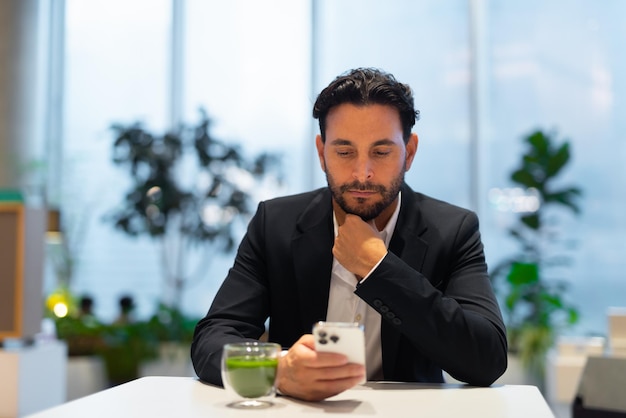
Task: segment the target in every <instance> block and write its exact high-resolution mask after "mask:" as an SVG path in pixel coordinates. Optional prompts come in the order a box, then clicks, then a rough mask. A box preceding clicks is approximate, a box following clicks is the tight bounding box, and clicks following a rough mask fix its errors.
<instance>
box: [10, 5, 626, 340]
mask: <svg viewBox="0 0 626 418" xmlns="http://www.w3.org/2000/svg"><path fill="white" fill-rule="evenodd" d="M1 7H2V9H3V10H2V13H1V14H0V15H2V18H3V20H4V21H5V23H7V25H8V26H7V25H5V27H6V28H7V29H5V35H6V36H4V35H3V37H2V38H3V40H2V44H3V45H4V48H3V49H1V50H0V54H2V55H0V62H2V67H3V68H2V79H1V80H0V82H1V85H0V89H1V91H2V92H3V93H2V97H3V99H2V101H3V107H2V109H3V110H2V112H1V113H3V114H1V115H0V117H1V118H2V119H1V120H0V122H2V124H3V125H4V127H3V131H2V137H0V154H1V155H2V160H1V161H0V162H1V164H2V167H3V168H2V170H0V173H1V174H2V177H0V180H3V181H4V183H3V184H0V188H5V189H19V190H20V191H21V193H22V195H23V200H24V202H25V204H27V205H42V206H45V207H46V208H48V209H49V210H51V211H52V212H53V213H55V214H56V215H57V216H58V219H59V220H60V227H59V229H60V232H61V235H62V238H60V239H61V240H62V241H63V242H64V244H63V248H65V250H64V251H65V252H64V253H63V255H62V257H65V258H64V259H63V258H62V260H61V262H67V261H68V260H69V262H70V263H71V269H70V272H69V273H68V272H67V269H66V270H65V275H61V276H62V277H61V276H60V275H59V271H60V270H59V268H58V267H59V265H58V262H59V261H58V247H59V237H58V236H56V238H55V240H56V241H55V240H53V241H48V244H47V247H46V248H47V250H46V260H45V265H44V276H43V281H42V287H43V289H42V291H43V294H44V297H46V298H48V297H50V295H53V294H55V292H57V293H58V292H59V289H60V288H63V289H64V291H67V292H69V294H70V295H71V297H72V298H74V300H75V303H74V307H72V308H71V309H78V302H76V301H78V300H80V299H81V298H83V297H85V296H87V297H89V298H91V299H92V301H93V304H92V312H93V315H94V316H95V317H96V318H98V320H99V321H102V322H106V323H110V322H113V321H115V319H116V318H117V317H118V314H119V311H120V305H119V303H120V301H121V298H122V297H124V296H131V297H132V299H133V304H132V306H133V309H134V311H133V312H134V316H135V318H138V319H142V318H143V319H146V320H147V319H149V318H151V317H152V316H153V315H155V312H158V310H159V306H160V304H163V303H164V302H165V304H166V305H168V303H167V301H168V295H170V294H171V291H172V289H171V287H168V286H171V283H170V284H169V285H168V282H167V280H166V279H164V276H166V275H167V273H164V268H167V266H165V264H164V261H163V260H164V258H167V254H166V253H167V251H168V250H164V248H167V247H163V245H162V242H161V238H162V237H161V236H158V234H156V235H155V234H150V233H139V234H137V235H136V236H131V235H130V234H128V233H125V232H124V231H123V230H120V228H119V227H117V228H116V227H115V223H114V222H112V221H111V212H112V211H115V210H116V209H119V208H120V205H122V204H123V202H124V198H125V196H126V194H127V193H128V191H129V190H131V189H132V188H133V187H134V186H133V185H134V184H135V183H133V181H134V180H136V179H135V178H133V176H132V175H130V173H131V172H130V171H129V170H128V167H126V168H125V167H123V166H120V165H119V164H116V163H115V162H114V148H113V144H114V141H115V140H116V139H117V138H118V136H117V135H118V134H119V132H120V131H116V130H114V129H112V126H113V125H116V124H117V125H122V126H124V127H130V126H133V124H134V123H136V122H139V123H141V126H142V127H143V129H145V131H147V132H150V133H153V134H154V135H155V136H158V135H163V134H164V133H166V132H168V131H171V130H175V129H177V128H179V127H180V126H182V125H185V126H191V127H193V126H196V125H197V124H198V123H199V121H201V120H202V113H201V112H200V111H199V110H200V109H204V111H205V112H206V115H208V118H209V119H210V121H211V122H210V132H211V135H213V136H214V137H215V138H219V139H220V140H221V141H224V142H225V143H229V144H237V145H238V146H239V149H240V151H241V152H242V155H243V156H244V157H246V158H249V159H254V157H255V156H257V155H259V154H261V153H269V154H272V155H275V156H278V160H279V162H278V163H276V164H275V168H277V169H276V170H275V171H276V172H277V173H279V174H276V175H275V176H274V177H273V178H274V180H273V181H266V182H264V183H263V184H262V185H261V186H254V187H251V186H250V185H249V184H248V186H247V189H245V190H246V191H247V199H248V200H247V204H248V208H249V210H248V211H249V212H253V211H254V208H255V206H256V202H258V201H259V200H260V199H266V198H270V197H273V196H278V195H283V194H287V193H297V192H301V191H305V190H309V189H311V188H314V187H320V186H324V185H325V179H324V176H323V173H322V172H321V170H320V169H319V166H318V162H317V161H316V159H317V157H316V156H315V153H314V136H315V134H316V133H317V126H316V121H315V120H313V119H312V117H311V107H312V103H313V102H314V100H315V98H316V95H317V93H318V92H319V91H320V89H321V88H323V87H324V86H325V85H327V84H328V83H329V82H330V81H331V80H332V79H333V78H334V77H335V76H337V75H338V74H340V73H342V72H344V71H346V70H348V69H351V68H355V67H366V66H367V67H378V68H381V69H384V70H386V71H388V72H391V73H393V74H394V75H395V76H396V77H397V78H398V79H399V80H400V81H403V82H406V83H408V84H410V85H411V86H412V88H413V90H414V94H415V101H416V106H417V108H418V109H419V110H420V112H421V120H420V121H419V122H418V123H417V124H416V126H415V132H416V133H417V134H418V136H419V138H420V143H419V150H418V154H417V157H416V160H415V163H414V165H413V168H412V170H411V171H410V172H409V173H408V175H407V178H406V180H407V182H408V183H409V184H410V185H411V186H412V187H413V188H414V189H415V190H418V191H421V192H423V193H426V194H429V195H431V196H433V197H436V198H439V199H442V200H446V201H449V202H451V203H454V204H456V205H459V206H463V207H467V208H470V209H472V210H475V211H476V212H477V213H478V215H479V218H480V221H481V231H482V236H483V242H484V244H485V251H486V256H487V261H488V263H489V266H490V268H493V269H495V268H496V267H497V266H500V265H502V264H503V263H504V264H506V262H507V260H511V257H514V258H515V257H518V256H519V254H520V253H525V254H526V255H528V251H527V250H529V248H528V247H527V246H524V245H525V244H523V241H521V240H520V238H519V236H517V237H516V236H515V235H512V234H511V230H516V228H518V227H520V221H521V222H522V223H524V221H523V220H522V218H523V217H525V216H529V215H532V214H533V213H537V212H538V211H541V210H543V209H545V211H543V212H542V217H543V218H542V219H543V222H544V224H543V225H544V226H545V225H547V226H548V227H547V228H546V229H543V230H539V229H538V228H534V229H533V228H530V229H531V231H530V232H531V233H533V232H534V233H536V236H535V237H534V238H531V239H532V240H534V244H537V239H541V240H544V241H548V242H549V243H550V245H553V244H554V246H552V247H550V249H549V250H547V249H545V248H544V247H543V245H544V244H540V245H539V247H535V248H534V251H535V255H536V253H537V249H538V250H539V251H538V252H539V253H540V254H541V255H546V253H547V252H552V253H551V255H554V258H551V259H550V260H547V261H546V260H542V261H541V262H542V263H543V262H545V267H543V268H542V269H541V271H542V273H545V272H546V271H547V270H548V268H550V269H552V270H551V273H550V278H551V279H552V278H553V279H555V280H556V281H558V285H556V286H555V287H554V288H553V289H552V293H551V295H552V296H555V295H556V296H558V297H560V298H561V299H559V300H558V301H556V302H555V301H554V300H553V299H552V302H555V305H553V307H552V310H559V309H560V308H561V307H565V308H567V309H564V312H565V315H566V316H567V315H569V317H568V318H566V319H565V320H564V322H566V323H568V324H569V325H567V326H564V327H563V328H562V329H559V335H574V336H587V337H589V336H606V335H607V332H608V330H607V309H608V307H611V306H620V305H624V304H625V303H626V302H625V296H626V280H624V271H626V257H625V254H626V244H625V243H624V237H625V236H626V216H625V215H624V214H625V213H626V187H624V186H625V181H626V166H625V165H624V161H625V158H626V140H625V139H624V132H626V117H624V116H625V115H626V55H624V53H623V46H624V44H625V42H626V26H624V25H623V20H624V16H626V2H623V1H621V0H605V1H602V2H597V1H592V0H576V1H571V0H548V1H545V0H528V1H523V2H522V1H507V2H505V1H497V0H482V1H481V0H448V1H445V2H442V1H437V0H417V1H416V0H386V1H384V2H382V1H374V0H342V1H332V0H296V1H294V0H263V1H258V0H257V1H251V0H230V1H228V2H224V1H209V0H132V1H128V0H106V1H104V0H102V1H101V0H88V1H85V0H39V1H37V0H23V1H6V2H2V6H1ZM536 133H539V136H535V137H534V138H535V139H537V138H539V139H538V141H539V142H532V141H530V140H529V138H530V137H532V136H533V134H536ZM546 138H547V140H549V141H552V142H550V144H552V145H553V148H552V150H553V151H554V153H553V155H552V157H553V160H551V161H552V163H547V164H548V166H550V164H552V167H553V171H550V168H549V167H548V174H549V175H553V177H554V178H553V179H551V180H554V181H551V184H552V187H553V189H552V190H557V191H558V190H559V188H562V189H564V190H570V191H571V192H572V193H570V194H566V195H559V196H552V198H553V200H552V202H550V201H544V200H542V199H543V198H545V196H544V195H542V194H541V191H542V190H539V191H538V190H537V188H538V187H539V184H536V185H535V186H534V187H532V186H533V182H532V181H531V182H526V183H524V182H523V181H515V179H513V178H512V174H513V173H514V172H515V171H516V170H518V169H520V167H522V168H523V167H524V166H523V162H524V161H527V162H528V159H527V160H524V156H527V157H528V156H529V155H530V154H532V153H533V152H535V153H537V152H541V151H542V150H543V151H546V148H545V147H544V148H542V145H541V144H544V145H545V143H544V142H542V141H544V140H546ZM563 144H565V148H563V149H560V151H559V147H561V146H563ZM529 153H530V154H529ZM544 154H545V153H544ZM542 155H543V154H542ZM546 155H550V154H549V153H548V154H546ZM536 156H537V155H536V154H535V157H536ZM544 156H545V155H544ZM529 158H531V159H532V155H531V156H530V157H529ZM185 161H187V160H184V159H181V161H179V162H178V165H177V166H176V167H177V168H176V169H175V170H174V171H173V174H172V175H174V176H178V177H176V178H180V179H182V178H188V179H189V178H191V179H192V182H193V181H196V180H197V178H195V177H194V171H189V170H187V168H188V167H190V166H192V165H193V164H191V163H186V162H185ZM554 161H556V162H554ZM554 167H556V168H554ZM526 168H527V171H528V173H527V174H529V173H530V174H532V173H533V168H532V167H526ZM555 170H556V171H555ZM249 171H250V170H249ZM522 171H523V170H522ZM250 172H252V173H253V174H254V170H251V171H250ZM530 174H529V175H530ZM252 177H254V176H252ZM522 177H523V176H522ZM259 178H260V177H258V176H257V177H255V181H256V180H259ZM517 179H518V180H520V177H518V178H517ZM534 181H535V182H536V179H535V180H534ZM529 185H530V186H531V187H528V186H529ZM242 187H243V186H242ZM574 189H575V191H574ZM557 194H558V193H557ZM555 201H556V204H555V205H551V204H550V203H554V202H555ZM542 205H545V208H542ZM553 206H554V208H553ZM572 209H576V210H572ZM245 212H246V211H244V210H242V211H240V212H238V213H240V214H242V215H243V216H241V217H237V219H238V223H234V224H233V227H232V229H231V230H230V232H229V233H230V234H231V236H230V239H231V240H232V241H234V242H235V243H237V242H238V241H239V239H240V238H241V236H242V234H243V232H244V231H245V224H246V221H247V219H249V218H248V216H249V214H246V213H245ZM203 219H205V221H206V222H209V221H207V220H206V218H203ZM229 219H230V218H229ZM526 220H528V218H526ZM537 237H539V238H537ZM524 242H525V241H524ZM55 243H56V244H55ZM520 243H522V245H521V246H520ZM526 243H527V242H526ZM196 244H197V245H195V247H194V248H195V249H193V250H189V251H190V252H193V251H198V247H202V248H205V247H206V248H208V252H204V253H202V252H201V253H197V254H195V255H193V256H191V260H188V262H189V263H191V262H194V263H195V262H200V263H201V264H198V265H199V266H200V267H198V268H194V269H193V270H194V273H193V277H191V276H192V274H191V273H189V272H186V273H184V274H183V276H185V277H183V279H185V280H186V282H185V285H184V287H182V291H181V292H180V298H179V300H178V301H177V302H176V304H175V305H174V307H175V308H176V312H177V313H180V314H182V315H183V316H184V317H188V318H192V319H193V318H198V317H201V316H202V315H204V313H206V311H207V309H208V307H209V305H210V303H211V301H212V298H213V296H214V294H215V292H216V290H217V288H218V287H219V285H220V283H221V281H222V280H223V278H224V277H225V275H226V273H227V270H228V268H229V267H230V265H231V264H232V259H233V254H234V252H233V250H232V248H231V249H229V248H226V249H225V250H223V249H221V248H220V249H219V250H218V249H214V247H211V246H215V241H213V240H212V239H206V240H197V241H196ZM55 248H56V249H55ZM176 248H177V250H172V251H173V252H176V251H183V252H184V251H187V250H184V249H181V248H183V247H176ZM212 248H213V249H212ZM235 248H236V246H235ZM555 248H556V249H555ZM532 250H533V249H531V253H532ZM55 251H56V252H55ZM203 251H207V250H206V249H205V250H203ZM55 254H56V255H55ZM55 257H56V258H55ZM522 258H523V257H522ZM209 259H210V262H207V263H204V262H206V261H207V260H209ZM63 260H65V261H63ZM520 260H521V261H523V262H525V263H526V264H528V261H529V260H528V258H527V257H526V259H524V260H522V259H519V257H518V258H516V261H520ZM535 261H536V260H530V264H533V263H535ZM55 263H56V264H55ZM202 263H204V264H202ZM535 264H537V263H535ZM164 266H165V267H164ZM506 267H507V269H505V270H506V271H505V272H504V274H502V275H501V276H498V278H495V274H494V287H495V288H496V290H497V291H498V292H499V295H500V297H501V300H502V304H503V309H505V306H506V304H507V303H511V300H512V299H511V297H513V296H511V294H512V293H507V290H506V289H507V288H509V287H510V286H511V285H514V283H511V281H512V280H513V281H515V278H514V277H513V279H511V277H512V275H511V274H510V271H509V270H508V267H510V265H506ZM513 276H515V275H513ZM507 277H508V278H509V279H508V280H507ZM178 278H179V279H180V277H178ZM523 280H524V279H522V281H523ZM529 280H531V281H532V279H529ZM555 283H556V282H555ZM518 284H519V283H518ZM546 294H547V295H548V296H550V293H549V292H548V293H546ZM518 296H519V294H518ZM544 296H545V295H544ZM557 305H558V306H557ZM168 306H170V307H172V304H171V303H170V304H169V305H168ZM570 307H571V309H570ZM522 309H526V312H525V313H529V312H530V311H529V310H532V308H522ZM574 311H575V312H574ZM65 314H66V315H67V314H68V313H65ZM69 314H71V312H70V313H69Z"/></svg>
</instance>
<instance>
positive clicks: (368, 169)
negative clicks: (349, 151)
mask: <svg viewBox="0 0 626 418" xmlns="http://www.w3.org/2000/svg"><path fill="white" fill-rule="evenodd" d="M373 175H374V171H373V170H372V161H371V160H370V159H369V158H367V157H363V158H359V159H357V161H356V162H355V166H354V171H353V173H352V176H353V177H354V178H355V179H356V180H357V181H359V182H360V183H364V182H365V181H367V180H370V179H371V178H372V177H373Z"/></svg>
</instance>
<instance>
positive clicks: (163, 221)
mask: <svg viewBox="0 0 626 418" xmlns="http://www.w3.org/2000/svg"><path fill="white" fill-rule="evenodd" d="M210 127H211V121H210V119H209V118H208V117H207V114H206V112H204V111H202V110H201V119H200V121H199V122H198V124H197V125H195V126H181V127H180V128H178V129H176V130H174V131H172V132H168V133H165V134H163V135H160V134H155V133H152V132H150V131H148V130H146V129H145V128H143V127H142V125H141V124H140V123H133V124H130V125H121V124H116V125H114V126H113V130H114V132H115V141H114V143H113V162H114V163H115V164H117V165H118V166H120V167H124V168H126V169H127V170H128V174H129V175H130V179H131V186H130V189H129V190H128V191H127V192H126V193H125V194H124V199H123V200H122V202H121V204H119V205H118V206H117V207H116V208H115V209H114V210H113V211H112V212H111V213H110V214H109V216H108V218H107V219H108V220H109V221H110V222H111V223H113V225H114V226H115V228H117V229H118V230H120V231H122V232H123V233H125V234H127V235H129V236H139V235H145V236H149V237H151V238H153V239H155V240H156V241H157V242H158V244H159V247H160V251H161V260H162V265H163V266H164V272H163V273H164V277H165V280H166V284H167V285H168V289H169V291H168V292H167V293H166V295H165V297H164V298H163V300H162V302H163V303H164V304H166V305H167V306H168V307H170V308H172V309H174V310H178V309H179V307H180V302H181V297H182V294H183V291H184V289H185V287H186V285H187V284H188V283H189V282H190V281H192V280H194V279H196V278H197V276H199V275H200V274H202V273H204V272H206V268H205V266H204V265H196V266H192V264H193V262H194V261H196V262H198V263H206V262H207V261H208V260H210V259H211V256H212V255H213V254H215V253H216V252H220V251H224V252H226V251H230V250H232V249H233V247H234V245H235V242H236V239H235V225H236V221H237V220H238V219H245V218H246V217H247V216H248V215H249V214H250V213H251V209H252V208H251V207H250V206H251V204H252V203H253V193H254V192H255V191H257V190H258V189H259V188H260V187H259V185H260V183H261V181H263V180H266V179H267V178H268V177H271V178H272V179H274V182H273V185H274V186H277V185H279V184H280V175H279V173H278V170H277V168H278V165H279V164H278V163H279V158H278V156H276V155H272V154H268V153H263V154H261V155H258V156H256V157H254V158H251V159H248V158H246V156H245V155H244V153H243V152H242V151H241V150H240V148H239V147H237V146H235V145H229V144H227V143H226V142H224V141H220V140H218V139H216V138H214V137H213V135H212V134H211V132H210ZM270 174H273V175H274V176H270ZM194 251H196V253H195V254H196V257H194V256H193V254H194ZM198 251H200V252H202V253H201V254H198Z"/></svg>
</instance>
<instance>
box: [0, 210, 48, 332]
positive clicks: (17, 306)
mask: <svg viewBox="0 0 626 418" xmlns="http://www.w3.org/2000/svg"><path fill="white" fill-rule="evenodd" d="M45 234H46V210H45V209H40V208H29V207H26V206H24V205H22V204H20V203H12V202H9V203H7V202H0V340H4V339H6V338H29V337H33V336H34V335H35V334H37V333H38V332H39V330H40V328H41V319H42V317H43V303H44V301H43V291H42V281H43V280H42V276H43V264H44V250H45Z"/></svg>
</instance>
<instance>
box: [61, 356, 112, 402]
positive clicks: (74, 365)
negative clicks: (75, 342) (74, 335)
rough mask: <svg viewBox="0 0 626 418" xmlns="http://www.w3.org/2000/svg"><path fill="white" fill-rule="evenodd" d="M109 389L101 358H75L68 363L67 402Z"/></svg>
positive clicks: (69, 359)
mask: <svg viewBox="0 0 626 418" xmlns="http://www.w3.org/2000/svg"><path fill="white" fill-rule="evenodd" d="M106 388H107V377H106V370H105V368H104V362H103V361H102V359H101V358H100V357H99V356H75V357H74V356H73V357H69V358H68V361H67V400H68V401H71V400H74V399H77V398H82V397H83V396H87V395H91V394H92V393H96V392H99V391H101V390H103V389H106Z"/></svg>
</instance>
